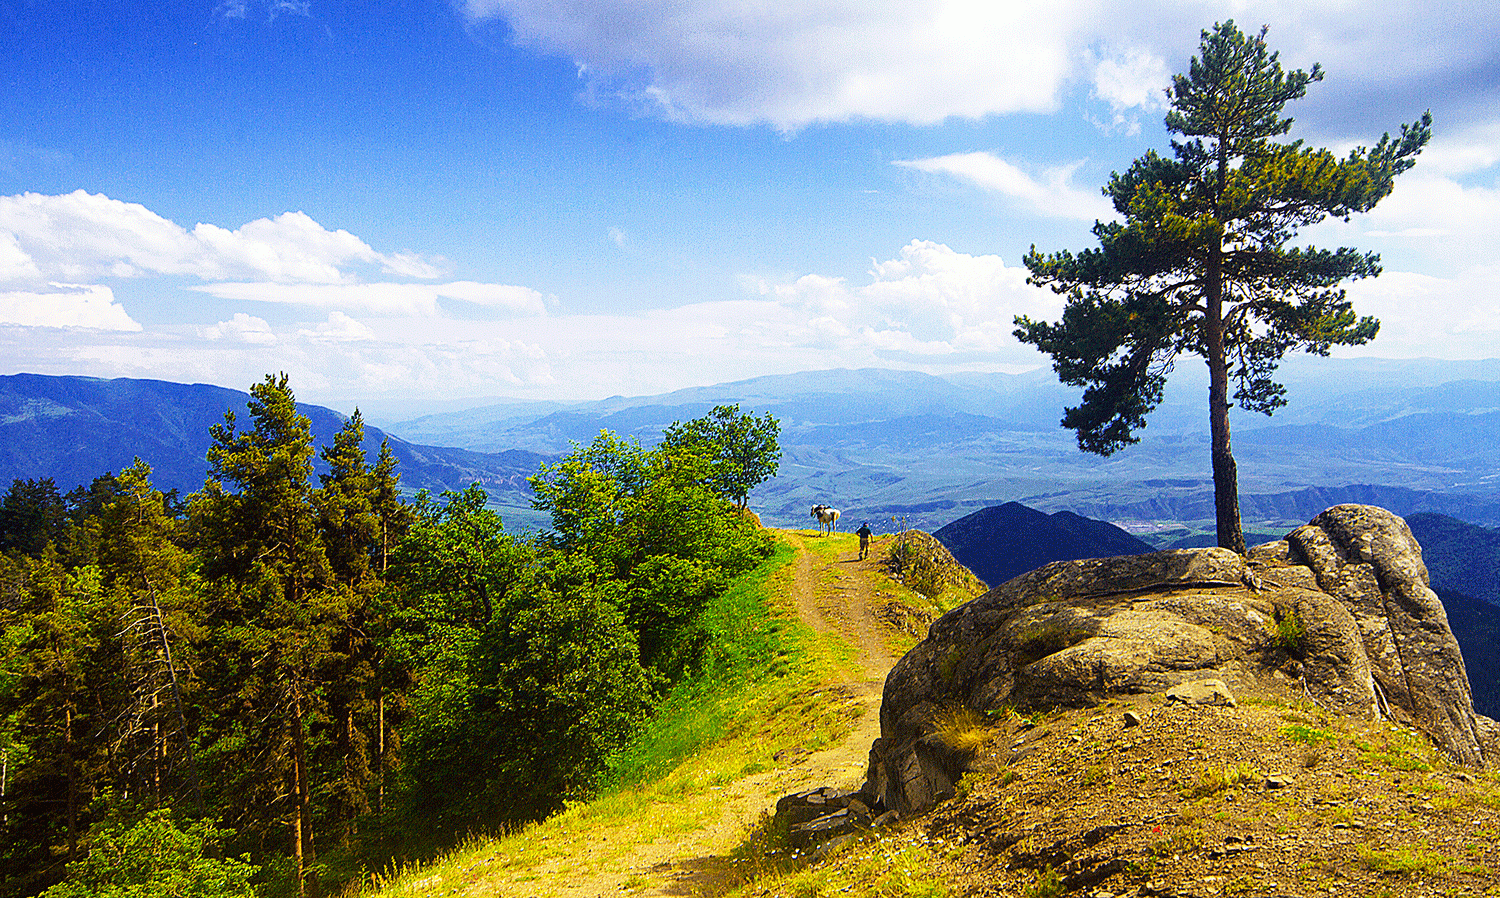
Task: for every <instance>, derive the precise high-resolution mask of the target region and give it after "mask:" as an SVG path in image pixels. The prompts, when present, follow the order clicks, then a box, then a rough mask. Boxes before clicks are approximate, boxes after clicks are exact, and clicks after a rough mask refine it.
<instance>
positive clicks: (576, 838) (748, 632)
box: [348, 542, 853, 898]
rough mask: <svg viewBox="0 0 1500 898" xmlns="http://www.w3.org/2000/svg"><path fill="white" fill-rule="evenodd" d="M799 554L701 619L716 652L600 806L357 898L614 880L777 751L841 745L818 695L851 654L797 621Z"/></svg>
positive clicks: (487, 841)
mask: <svg viewBox="0 0 1500 898" xmlns="http://www.w3.org/2000/svg"><path fill="white" fill-rule="evenodd" d="M794 558H795V551H794V550H793V549H792V548H791V547H790V546H788V545H787V544H786V543H784V542H780V543H778V545H777V548H776V550H775V552H774V553H773V554H772V555H771V557H770V558H768V559H767V560H766V561H765V562H764V563H762V564H761V565H760V566H759V567H757V568H756V569H755V570H754V571H751V572H749V573H747V574H745V575H743V576H741V577H739V578H737V579H736V580H735V582H734V583H733V584H732V585H731V588H730V589H729V590H727V591H726V592H725V593H724V594H723V595H722V596H720V597H719V598H718V599H716V600H715V601H713V602H712V603H711V604H710V606H709V607H708V608H706V609H705V611H704V613H703V617H702V619H701V621H700V623H701V625H702V626H703V627H704V629H705V630H706V631H707V633H708V634H709V642H710V645H711V646H712V649H711V650H710V652H709V653H708V655H707V656H706V657H705V658H704V660H703V662H702V663H701V664H700V665H699V666H698V668H697V669H696V670H695V671H694V672H693V675H692V676H691V677H690V678H689V679H686V680H684V681H683V682H681V683H679V684H677V686H676V687H674V688H673V689H672V690H671V691H670V692H669V693H668V694H667V696H666V697H665V699H664V700H663V702H662V703H661V705H660V706H659V707H658V709H657V711H656V713H655V714H654V715H653V716H652V717H651V719H650V720H649V721H647V722H646V724H645V726H644V727H643V729H642V731H641V734H640V736H639V737H638V738H637V739H636V741H635V742H634V744H633V745H632V746H631V747H630V748H629V749H628V750H627V751H625V752H622V753H621V754H620V755H618V756H617V757H616V758H614V759H613V761H612V764H611V767H610V773H609V776H608V778H607V780H606V781H605V783H604V785H603V787H602V788H601V789H600V791H599V793H598V794H597V796H596V797H595V798H593V799H592V800H590V801H581V802H570V803H569V804H568V805H567V807H566V808H565V809H564V810H563V811H561V812H559V813H557V814H555V815H553V816H552V817H550V818H548V819H546V820H544V821H542V822H540V823H537V824H534V825H531V826H527V827H524V828H522V829H519V830H517V831H515V832H511V833H506V834H504V835H501V836H498V837H495V838H474V839H471V840H469V841H468V842H466V843H465V844H464V845H463V846H461V847H460V848H458V849H455V850H454V851H451V852H449V853H448V854H446V855H445V856H443V857H441V858H439V859H438V860H437V861H435V862H433V863H432V864H428V865H416V864H407V865H401V866H394V867H392V868H390V869H388V870H386V871H385V873H384V874H383V875H377V876H371V877H369V879H368V880H367V886H366V889H365V890H364V891H363V892H360V893H355V892H353V891H350V892H349V893H348V894H350V895H353V894H364V895H370V896H380V898H408V896H411V898H427V896H436V895H446V894H453V893H455V892H468V891H474V890H477V891H475V893H477V894H498V895H520V894H546V893H547V891H548V890H547V889H539V888H538V886H539V885H540V884H541V883H544V882H545V883H550V882H555V881H557V876H558V874H559V873H560V872H564V871H566V872H569V873H572V874H576V875H580V876H584V875H589V874H591V873H597V872H600V871H608V870H610V869H612V868H613V866H612V865H614V864H616V863H617V859H619V858H622V857H624V856H625V854H626V852H628V851H629V850H630V848H631V846H633V845H637V844H643V843H649V842H652V841H655V840H657V839H660V838H667V837H672V836H674V835H681V834H684V833H689V832H693V831H696V830H698V829H701V828H702V827H703V826H705V825H707V824H708V823H709V822H710V820H709V818H711V817H714V816H715V815H717V814H718V813H719V808H718V804H717V803H716V802H705V801H702V800H701V796H703V795H708V794H714V793H713V790H714V789H715V788H716V787H720V786H723V785H725V784H727V783H729V782H732V781H733V780H735V779H738V778H739V777H741V776H744V775H746V774H748V773H752V772H757V771H759V770H766V769H770V768H771V767H773V766H776V764H777V762H776V761H775V760H774V756H775V755H776V753H777V752H779V751H781V750H782V749H787V748H795V749H806V750H812V749H814V748H817V747H820V746H822V745H826V744H829V743H831V742H834V741H836V740H837V739H839V738H841V737H842V736H843V735H844V734H845V733H847V732H848V730H849V728H850V726H851V724H852V720H853V718H852V717H851V716H850V712H849V711H848V709H847V708H844V707H842V706H840V705H837V704H831V703H829V702H827V701H826V700H823V699H820V698H819V694H820V692H821V689H822V686H821V684H822V683H824V682H826V681H827V680H828V679H830V678H832V676H833V674H834V672H835V671H837V670H838V669H840V668H841V667H843V666H845V665H846V664H847V661H848V659H849V658H850V657H852V650H851V649H849V648H848V647H847V646H844V645H843V644H842V643H840V642H839V641H837V640H833V639H830V638H828V637H827V636H822V637H817V638H814V635H813V634H812V633H811V631H810V630H808V629H807V628H806V627H805V626H804V625H803V624H801V623H800V622H799V621H798V620H797V619H796V611H795V608H794V604H793V600H792V598H791V589H792V586H791V583H792V566H791V562H792V560H793V559H794ZM543 870H545V871H546V872H545V873H544V872H542V871H543ZM527 884H530V885H527Z"/></svg>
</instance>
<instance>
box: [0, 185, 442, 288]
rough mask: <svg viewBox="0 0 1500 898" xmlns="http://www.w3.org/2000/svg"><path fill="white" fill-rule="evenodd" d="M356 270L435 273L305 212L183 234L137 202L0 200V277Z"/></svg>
mask: <svg viewBox="0 0 1500 898" xmlns="http://www.w3.org/2000/svg"><path fill="white" fill-rule="evenodd" d="M355 265H368V266H374V267H376V268H378V269H380V270H382V271H385V272H387V273H390V274H398V275H402V276H406V277H424V278H425V277H432V276H434V275H435V274H437V271H436V268H435V267H434V266H432V265H431V263H429V262H427V261H425V260H423V259H420V258H418V257H416V256H413V255H411V254H397V255H389V256H388V255H384V254H382V253H379V252H376V251H375V250H374V249H372V248H371V247H370V246H369V244H367V243H365V242H364V241H363V240H361V239H360V238H358V237H356V236H354V235H353V234H351V233H349V232H348V231H345V230H334V231H330V230H328V229H327V228H325V227H323V226H322V225H320V224H319V223H318V222H316V221H314V220H313V219H312V218H311V217H309V216H308V215H306V214H304V213H302V212H286V213H283V214H281V215H277V216H276V217H274V218H259V219H256V220H254V221H251V222H248V223H246V224H244V225H242V226H240V227H239V228H236V229H233V230H230V229H228V228H223V227H220V226H218V225H214V224H208V223H199V224H197V225H194V226H193V228H192V229H191V230H189V229H187V228H184V227H183V226H181V225H179V224H177V223H176V222H173V221H170V220H168V219H166V218H163V217H162V216H160V215H157V214H156V213H155V212H152V211H151V210H149V209H147V208H146V207H145V206H142V205H140V204H139V203H127V202H122V201H120V200H116V199H111V198H110V197H107V196H104V195H103V194H90V193H87V192H85V191H83V190H77V191H74V192H73V193H69V194H65V195H62V196H48V195H44V194H38V193H23V194H19V195H16V196H4V197H0V278H9V279H12V280H14V279H17V278H23V277H30V278H43V279H48V280H57V281H68V282H74V283H77V282H82V281H88V280H98V279H102V278H110V277H116V278H131V277H145V276H149V275H184V276H189V277H196V278H200V279H203V280H211V281H212V280H227V279H231V278H240V279H256V280H267V281H273V282H277V283H320V284H336V283H344V282H350V281H353V280H356V279H357V278H356V276H355V273H354V272H352V271H351V270H350V266H355Z"/></svg>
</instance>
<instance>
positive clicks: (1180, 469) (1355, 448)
mask: <svg viewBox="0 0 1500 898" xmlns="http://www.w3.org/2000/svg"><path fill="white" fill-rule="evenodd" d="M1284 374H1285V375H1286V376H1285V382H1286V383H1287V386H1288V396H1289V399H1290V400H1291V405H1290V406H1289V407H1288V408H1287V409H1286V410H1284V413H1283V414H1280V415H1278V416H1277V417H1276V418H1271V419H1265V418H1259V417H1256V416H1249V415H1243V414H1240V415H1238V416H1237V417H1236V419H1235V426H1236V428H1237V430H1236V431H1235V436H1234V445H1235V452H1236V457H1237V459H1238V461H1239V468H1240V476H1241V480H1240V484H1241V495H1240V504H1241V509H1242V511H1243V514H1244V518H1245V522H1246V531H1247V533H1249V534H1250V541H1251V542H1257V541H1260V539H1270V538H1276V537H1279V536H1280V535H1282V534H1284V533H1286V532H1287V531H1289V530H1290V529H1292V528H1293V527H1295V526H1297V525H1299V524H1301V523H1305V522H1306V521H1307V520H1309V519H1311V518H1312V517H1313V516H1314V515H1316V514H1317V513H1318V512H1320V511H1322V510H1323V509H1324V508H1327V507H1328V506H1329V505H1335V504H1338V503H1341V502H1361V503H1366V504H1372V505H1380V506H1383V507H1386V508H1389V509H1391V510H1392V511H1394V512H1396V513H1397V514H1400V515H1403V516H1404V517H1406V518H1407V520H1408V522H1409V523H1410V524H1411V526H1412V530H1413V532H1414V533H1415V534H1416V535H1417V539H1418V541H1419V542H1420V543H1421V544H1422V546H1423V550H1424V557H1425V558H1426V561H1427V565H1428V568H1429V571H1430V572H1431V576H1432V582H1433V587H1434V589H1436V590H1437V591H1438V593H1439V595H1441V596H1443V597H1444V601H1445V604H1446V605H1447V606H1448V609H1449V617H1450V622H1451V623H1452V624H1453V627H1454V632H1455V634H1456V635H1458V637H1459V643H1460V645H1462V646H1463V649H1464V656H1465V659H1466V660H1467V662H1468V663H1469V670H1470V679H1471V681H1472V682H1473V683H1474V684H1475V691H1476V696H1477V695H1478V694H1479V693H1483V695H1484V696H1485V698H1484V702H1485V703H1486V708H1487V710H1485V711H1484V713H1487V714H1490V715H1491V716H1495V715H1496V714H1497V712H1500V707H1496V697H1497V696H1500V609H1497V607H1496V605H1495V604H1494V603H1496V602H1500V529H1490V528H1489V527H1484V526H1476V525H1491V527H1494V526H1495V525H1500V361H1496V360H1490V361H1484V362H1457V363H1455V362H1423V361H1418V362H1409V361H1404V362H1400V363H1391V362H1382V361H1379V360H1337V359H1322V360H1317V361H1316V363H1315V364H1307V363H1302V364H1294V363H1292V362H1289V363H1288V364H1287V365H1286V366H1285V368H1284ZM1198 380H1201V378H1199V379H1198ZM295 386H296V385H295V384H293V387H294V388H295ZM1199 386H1201V384H1200V383H1198V381H1197V380H1195V379H1194V378H1193V377H1178V378H1176V379H1174V381H1173V384H1172V387H1171V388H1169V391H1168V395H1167V401H1166V402H1165V403H1164V404H1163V406H1162V408H1160V409H1159V410H1158V411H1157V412H1156V413H1155V414H1154V415H1153V416H1152V417H1151V419H1150V426H1149V427H1148V428H1147V429H1146V431H1144V432H1143V433H1142V441H1141V443H1140V444H1139V445H1136V446H1132V447H1129V448H1127V449H1125V450H1123V451H1121V452H1118V453H1116V454H1115V455H1114V456H1111V457H1110V458H1098V457H1095V456H1089V455H1084V454H1082V453H1080V452H1079V451H1078V450H1077V448H1076V447H1075V446H1074V445H1073V441H1072V435H1071V434H1070V433H1068V432H1066V431H1063V430H1062V429H1061V428H1059V427H1058V426H1057V424H1056V422H1057V419H1058V417H1060V415H1061V411H1062V408H1063V407H1064V406H1065V405H1068V404H1071V403H1075V402H1076V401H1077V396H1076V393H1075V392H1074V391H1072V390H1068V389H1066V388H1064V387H1062V386H1061V385H1059V384H1057V383H1056V382H1055V381H1054V380H1052V379H1051V377H1050V376H1049V375H1046V374H1045V373H1032V374H1025V375H1014V376H1012V375H1001V374H971V375H962V376H953V377H948V378H937V377H930V376H927V375H922V374H915V373H911V372H899V371H885V370H873V371H821V372H806V373H803V374H795V375H787V376H782V377H766V378H759V379H756V380H750V381H742V382H739V383H732V384H722V385H719V386H715V387H704V388H699V389H694V390H683V391H679V392H677V393H671V394H668V395H665V396H654V397H639V398H634V399H625V398H619V397H617V398H614V399H609V400H602V401H599V402H590V403H574V404H568V405H564V404H559V403H507V404H498V405H492V406H487V407H484V408H480V409H473V410H470V411H466V412H463V413H448V414H442V415H433V416H429V417H427V418H420V419H417V420H414V421H408V422H404V423H400V424H396V425H387V427H386V428H385V429H382V428H380V427H376V426H374V425H373V424H370V425H368V426H367V427H366V432H365V437H366V439H365V448H366V451H367V453H368V454H369V456H370V457H371V458H372V459H373V458H374V456H375V453H376V452H377V451H378V449H379V445H380V441H381V439H382V438H385V437H387V436H389V438H390V440H391V446H392V449H393V450H394V452H395V454H396V457H397V459H398V460H399V462H400V467H399V470H400V472H401V474H402V486H403V487H404V488H406V489H408V490H417V489H429V490H434V491H439V490H443V489H456V488H462V487H464V486H467V485H468V484H469V483H471V482H475V481H478V482H479V483H481V484H483V485H484V487H485V489H486V490H487V491H488V492H489V494H490V496H491V500H492V501H493V502H494V503H495V504H496V505H498V506H499V508H500V510H501V514H502V516H503V517H504V519H505V521H506V524H507V526H508V527H510V528H512V529H526V528H530V527H538V526H542V525H543V524H545V520H544V519H543V518H542V517H541V516H540V515H539V514H538V513H537V512H535V511H534V510H532V509H531V508H530V501H531V490H530V485H529V484H528V483H527V481H526V478H527V477H528V476H529V475H531V474H534V473H535V472H536V470H537V468H538V466H539V465H541V464H542V463H543V462H545V461H549V460H551V459H554V458H556V457H557V455H559V454H560V453H563V452H566V451H568V449H569V447H570V444H571V441H579V442H587V441H589V440H591V439H593V438H594V437H595V436H597V435H598V433H599V431H600V430H601V429H606V428H607V429H609V430H612V431H614V432H616V433H619V434H621V435H624V436H633V437H636V438H638V439H640V440H641V441H642V442H643V443H645V444H648V445H649V444H653V443H655V442H656V440H658V439H659V438H660V434H661V431H662V429H663V428H665V427H666V426H667V425H669V424H671V423H672V422H673V421H682V420H687V419H689V418H693V417H697V416H699V415H702V414H703V413H705V412H706V411H708V410H709V409H710V408H712V407H713V406H715V405H718V404H721V403H726V402H738V403H740V404H741V406H742V408H744V409H745V410H747V411H754V412H755V413H757V414H761V413H765V412H769V413H771V414H773V415H775V416H776V417H777V418H778V419H779V420H780V421H781V428H782V436H781V445H782V449H783V459H782V463H781V473H780V476H778V477H777V478H776V479H774V480H772V481H770V482H768V483H766V484H764V485H762V486H761V487H760V488H758V489H757V490H755V491H754V492H753V493H752V494H751V504H752V506H753V507H755V508H756V509H757V510H758V511H759V512H760V513H761V516H762V518H763V519H764V520H765V521H766V522H767V523H768V524H772V525H776V526H791V527H806V526H808V518H807V508H808V506H810V505H812V504H815V503H817V502H830V503H832V504H835V505H839V506H841V507H842V508H843V510H844V515H845V519H846V520H849V519H853V518H856V517H858V518H863V519H867V520H869V521H871V523H872V524H873V525H874V526H875V527H876V529H877V530H886V529H894V528H895V527H896V526H897V525H898V520H899V522H900V523H903V524H905V525H909V526H914V527H918V528H920V529H924V530H928V531H929V532H936V533H937V535H938V536H939V538H940V539H944V542H945V543H949V542H950V541H951V544H950V549H952V550H953V551H954V554H955V555H956V556H958V557H959V560H960V561H963V562H964V563H965V564H966V565H968V566H969V567H970V569H971V570H973V571H974V572H975V574H976V575H977V576H979V577H980V578H981V579H983V580H985V581H986V582H988V583H991V584H995V583H1000V582H1003V581H1004V580H1006V579H1009V578H1010V577H1011V576H1014V575H1015V574H1018V573H1022V572H1024V571H1025V570H1029V569H1031V568H1033V567H1036V566H1038V565H1040V564H1043V563H1046V562H1047V561H1053V560H1059V559H1063V558H1086V557H1098V556H1102V555H1114V554H1126V553H1134V552H1143V551H1150V550H1151V549H1153V548H1160V547H1166V546H1172V545H1192V544H1211V543H1212V542H1213V539H1212V537H1211V536H1210V535H1208V534H1207V529H1208V528H1206V527H1205V526H1204V522H1205V521H1207V522H1209V524H1210V525H1211V520H1212V516H1213V510H1212V509H1213V499H1212V489H1211V484H1210V479H1209V476H1208V446H1207V438H1206V435H1205V431H1206V422H1205V420H1204V419H1206V416H1205V415H1203V414H1201V406H1202V404H1203V402H1202V400H1203V396H1202V392H1201V391H1200V390H1198V389H1197V387H1199ZM248 398H249V394H248V393H245V392H242V391H238V390H229V389H224V388H222V387H216V386H208V385H204V384H191V385H190V384H175V383H167V382H163V381H151V380H132V379H125V378H122V379H117V380H100V379H96V378H86V377H49V376H41V375H31V374H18V375H11V376H0V488H3V487H5V486H8V484H9V482H10V481H11V479H13V478H23V479H24V478H34V477H51V478H53V479H54V480H55V481H56V483H57V485H58V487H59V488H60V489H62V490H63V491H66V490H68V489H70V488H72V487H73V486H76V485H79V484H85V483H87V482H89V481H90V480H92V479H93V478H94V477H95V476H97V475H99V474H101V473H104V472H106V471H114V472H118V471H120V470H121V469H122V468H124V467H125V466H127V465H129V464H130V463H131V461H132V460H133V459H135V458H136V457H137V456H139V457H140V458H143V459H145V460H146V461H147V462H149V463H150V464H151V466H152V469H153V481H154V482H155V483H156V484H157V486H158V487H160V488H162V489H173V488H175V489H177V490H179V491H181V492H183V493H188V492H192V491H194V490H197V489H200V488H201V487H202V485H203V481H204V478H205V477H206V474H207V461H206V456H207V451H208V446H209V443H210V437H209V432H208V428H209V426H210V425H212V424H216V423H218V422H220V421H222V420H223V418H224V411H225V410H226V409H230V408H232V409H234V410H235V412H236V415H238V416H239V418H240V421H241V422H243V426H248V425H249V417H248V410H247V409H246V408H245V402H246V400H247V399H248ZM299 407H300V408H301V410H302V412H303V413H304V414H306V415H307V416H308V417H309V419H310V420H311V422H312V430H313V434H314V437H315V440H316V441H317V442H318V444H319V445H320V446H321V445H326V444H327V443H328V442H330V441H331V440H332V438H333V435H334V434H335V433H336V432H337V431H338V429H339V428H340V427H342V426H343V424H344V421H345V418H344V416H343V415H341V414H339V413H338V412H335V411H333V410H331V409H327V408H322V407H320V406H315V405H301V406H299ZM392 429H394V430H395V431H397V432H399V433H401V434H403V435H404V436H405V437H407V438H408V439H416V440H423V441H428V442H430V443H450V444H454V445H455V446H457V447H458V448H444V447H442V446H438V445H424V444H423V443H419V442H409V441H408V439H403V438H401V437H397V436H395V435H394V434H392V433H390V432H389V431H390V430H392ZM1330 484H1332V485H1330ZM1021 503H1024V505H1023V504H1021ZM992 506H994V507H992ZM1091 518H1098V519H1102V520H1091ZM1106 520H1108V521H1114V522H1116V524H1124V525H1125V528H1124V529H1122V528H1121V527H1119V526H1115V524H1109V523H1105V521H1106ZM944 525H947V526H944ZM1127 530H1128V531H1129V532H1127ZM985 533H992V534H1000V535H999V536H988V537H986V536H984V534H985ZM986 540H988V542H986ZM986 545H988V548H985V546H986ZM1480 684H1488V685H1485V686H1483V688H1481V685H1480Z"/></svg>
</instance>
